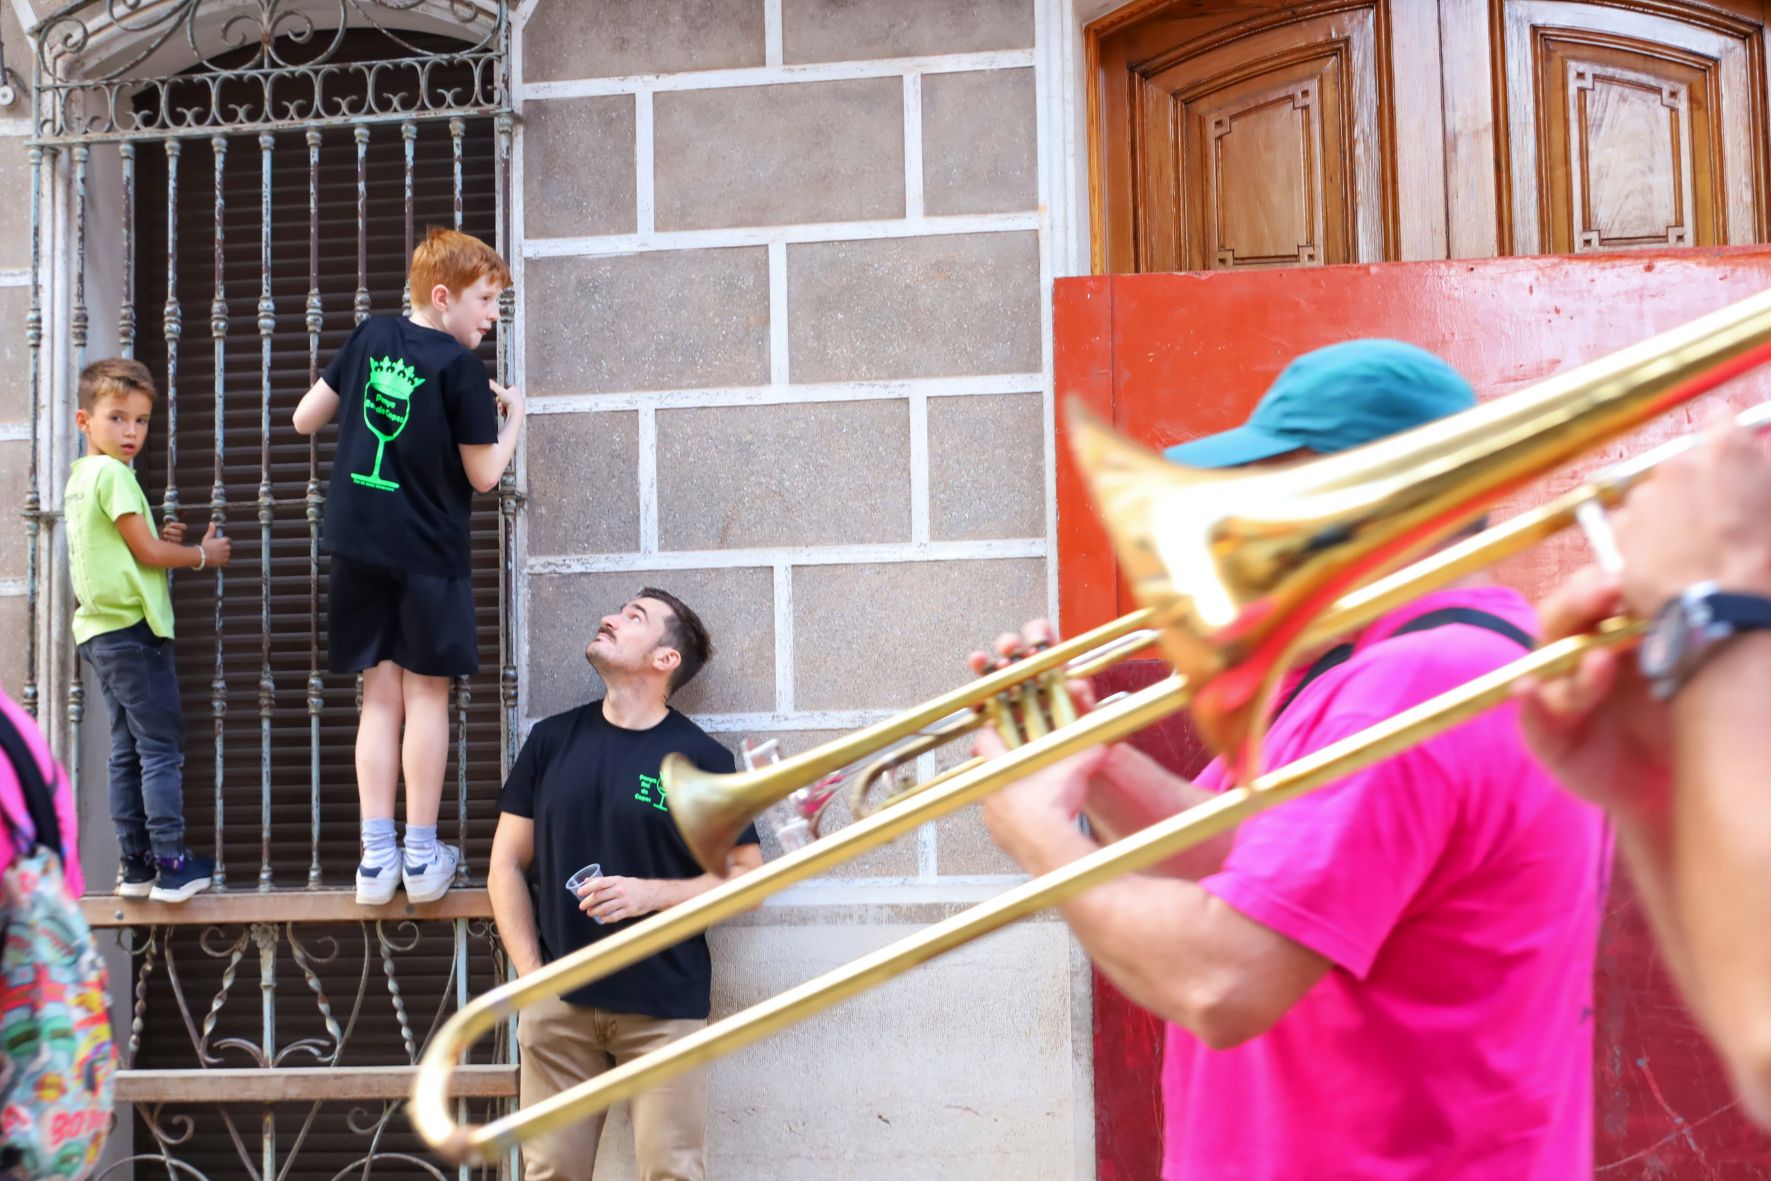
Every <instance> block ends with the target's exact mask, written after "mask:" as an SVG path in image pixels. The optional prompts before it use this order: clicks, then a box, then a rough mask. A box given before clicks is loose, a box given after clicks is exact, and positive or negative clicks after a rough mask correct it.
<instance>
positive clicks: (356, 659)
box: [295, 229, 523, 905]
mask: <svg viewBox="0 0 1771 1181" xmlns="http://www.w3.org/2000/svg"><path fill="white" fill-rule="evenodd" d="M409 277H410V280H411V288H412V313H411V315H410V316H403V317H402V316H375V317H371V318H370V319H367V320H365V321H363V322H362V323H361V324H359V325H357V329H356V331H355V332H353V333H352V334H351V338H350V340H349V341H348V342H347V343H346V344H345V346H344V348H343V349H342V350H340V352H339V354H338V355H337V356H336V357H334V358H333V359H332V363H331V364H330V365H328V366H327V367H326V373H325V376H324V377H322V378H321V380H319V381H318V382H315V383H314V387H313V388H312V389H311V390H309V391H308V392H307V394H306V395H305V396H304V397H303V398H302V399H301V404H300V405H299V406H297V407H296V408H295V429H296V430H298V431H300V432H301V433H302V434H304V435H311V434H313V433H314V432H315V431H318V430H319V429H320V428H321V427H323V426H325V425H326V424H327V423H328V422H330V421H331V420H332V417H333V415H335V414H338V413H339V410H340V408H341V407H342V409H343V413H342V414H341V415H339V422H338V450H337V452H336V454H335V455H334V457H333V460H332V483H331V488H330V490H329V491H328V493H327V496H326V517H325V523H324V527H323V533H322V538H323V541H324V544H325V547H326V550H327V552H328V553H330V554H331V555H332V570H331V577H330V581H329V582H328V585H327V596H326V632H327V640H328V645H329V654H328V665H329V667H330V668H331V670H332V671H333V672H335V673H354V672H360V673H362V674H363V712H362V716H361V718H359V720H358V722H357V748H356V754H357V798H358V802H359V804H360V805H361V808H362V842H363V858H362V863H361V864H360V865H358V867H357V901H358V902H359V903H362V904H364V905H375V904H379V903H383V902H388V901H390V900H392V898H393V896H394V891H395V890H397V889H398V888H399V886H400V884H401V882H402V881H404V883H405V887H406V895H407V897H408V898H409V899H410V900H411V901H413V902H429V901H432V900H434V899H437V898H441V897H442V896H443V895H444V894H445V893H447V892H448V889H449V886H450V884H451V883H452V882H453V881H454V878H455V866H456V863H457V862H458V861H459V860H460V851H459V850H457V849H455V848H454V847H453V846H451V845H441V844H438V843H437V809H438V805H439V803H440V802H441V800H442V794H443V767H444V764H445V763H446V762H447V760H448V754H449V681H450V678H452V677H457V676H465V675H467V674H469V673H474V672H477V671H479V654H478V651H477V648H476V645H475V637H474V609H473V588H472V585H471V582H470V580H469V576H468V575H469V571H468V515H469V512H470V511H471V508H472V503H473V494H474V492H475V491H476V490H478V491H480V492H490V491H491V490H492V489H493V488H495V487H497V486H498V480H499V477H500V476H502V475H503V473H504V469H505V466H506V465H507V464H509V462H510V457H511V455H512V453H514V452H515V451H516V446H517V439H518V438H519V437H520V436H521V434H522V429H523V399H522V396H521V395H520V394H518V393H517V392H516V391H515V390H510V389H505V388H504V387H503V386H500V385H498V384H496V383H494V382H491V381H489V380H488V379H487V377H486V366H485V364H484V363H483V362H482V361H481V360H480V359H479V358H478V357H476V356H475V355H474V353H473V351H472V350H473V349H474V348H476V347H477V346H478V345H479V343H480V339H481V338H482V337H484V336H485V334H486V333H487V332H488V331H490V330H491V328H492V326H493V325H494V324H495V323H497V322H498V294H499V292H500V291H501V290H503V289H504V288H505V287H508V286H509V285H510V270H509V268H507V267H506V266H505V264H504V260H503V259H502V258H500V257H499V256H498V252H497V251H495V250H493V249H492V248H491V247H490V246H487V245H486V244H485V243H484V242H481V241H480V240H479V239H478V238H474V237H471V236H469V235H467V234H463V233H460V232H458V231H455V230H445V229H433V230H431V231H430V233H429V234H428V235H427V236H426V238H425V240H424V242H423V243H422V244H420V245H419V247H418V249H416V250H415V251H413V252H412V267H411V272H410V276H409ZM500 409H502V410H503V411H504V424H503V426H502V427H500V426H499V422H498V411H499V410H500ZM402 769H403V770H404V772H405V779H406V833H405V842H404V846H405V848H404V855H403V856H402V853H401V849H400V847H399V846H398V845H397V844H396V842H395V839H394V794H395V787H396V785H397V784H398V782H399V779H400V773H401V771H402Z"/></svg>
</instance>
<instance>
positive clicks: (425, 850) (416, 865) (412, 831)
mask: <svg viewBox="0 0 1771 1181" xmlns="http://www.w3.org/2000/svg"><path fill="white" fill-rule="evenodd" d="M436 859H437V826H436V825H434V824H408V825H407V826H406V868H407V869H423V868H424V867H425V866H427V865H429V864H430V863H431V862H433V861H435V860H436Z"/></svg>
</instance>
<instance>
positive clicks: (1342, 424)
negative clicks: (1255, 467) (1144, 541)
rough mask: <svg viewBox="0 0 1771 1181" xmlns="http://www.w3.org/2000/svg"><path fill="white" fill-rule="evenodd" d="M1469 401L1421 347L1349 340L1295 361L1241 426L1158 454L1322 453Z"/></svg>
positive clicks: (1196, 458) (1217, 459)
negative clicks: (1306, 450) (1300, 451)
mask: <svg viewBox="0 0 1771 1181" xmlns="http://www.w3.org/2000/svg"><path fill="white" fill-rule="evenodd" d="M1475 404H1476V391H1475V390H1474V389H1472V388H1471V387H1470V383H1469V382H1468V381H1466V380H1465V379H1464V377H1463V375H1462V374H1460V373H1459V372H1458V371H1457V370H1455V369H1453V368H1452V367H1451V366H1450V365H1448V364H1446V363H1445V361H1443V360H1441V359H1440V358H1439V357H1436V356H1434V355H1433V354H1432V353H1429V352H1428V351H1427V350H1425V349H1423V348H1420V347H1418V346H1416V345H1412V344H1406V343H1404V342H1402V341H1399V340H1378V339H1368V340H1349V341H1344V342H1342V343H1340V344H1331V345H1328V346H1326V347H1324V348H1319V349H1315V350H1312V351H1311V352H1308V353H1305V354H1303V355H1302V356H1301V357H1298V358H1297V359H1295V360H1293V361H1292V363H1291V364H1289V365H1287V366H1286V367H1285V369H1284V371H1283V372H1281V373H1280V374H1279V376H1278V377H1277V378H1275V379H1274V381H1273V384H1272V385H1271V386H1269V387H1268V389H1267V392H1266V393H1265V394H1263V395H1261V401H1260V404H1259V405H1257V406H1256V407H1255V408H1254V413H1253V414H1250V415H1249V416H1248V421H1247V422H1245V423H1243V424H1242V425H1241V426H1239V427H1235V428H1234V429H1231V430H1227V431H1220V432H1218V433H1217V434H1215V435H1207V436H1205V437H1204V438H1202V439H1194V440H1193V441H1192V442H1190V443H1181V444H1179V445H1178V446H1174V447H1170V448H1169V449H1168V450H1166V451H1164V452H1163V455H1164V456H1165V457H1167V458H1168V459H1169V460H1170V461H1171V462H1173V463H1179V464H1185V465H1186V466H1188V467H1198V468H1226V467H1239V466H1241V465H1242V464H1245V463H1256V462H1258V461H1260V460H1263V459H1272V458H1273V457H1274V456H1276V455H1284V454H1285V453H1286V452H1288V451H1297V450H1299V449H1301V448H1308V449H1309V450H1311V451H1314V452H1317V453H1319V454H1323V455H1328V454H1332V453H1334V452H1336V451H1346V450H1348V449H1349V448H1352V447H1357V446H1359V445H1361V444H1363V443H1370V442H1374V441H1375V440H1378V439H1384V438H1388V437H1389V436H1391V435H1394V434H1399V433H1401V432H1402V431H1406V430H1409V429H1412V428H1413V427H1417V426H1421V425H1423V424H1425V423H1429V422H1433V421H1434V420H1436V419H1440V418H1445V417H1447V416H1448V415H1452V414H1456V413H1458V412H1459V411H1462V410H1468V409H1470V408H1471V407H1472V406H1474V405H1475Z"/></svg>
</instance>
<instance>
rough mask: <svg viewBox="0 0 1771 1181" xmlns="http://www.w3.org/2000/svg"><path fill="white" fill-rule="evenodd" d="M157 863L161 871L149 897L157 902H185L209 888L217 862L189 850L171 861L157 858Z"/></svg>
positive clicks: (149, 892)
mask: <svg viewBox="0 0 1771 1181" xmlns="http://www.w3.org/2000/svg"><path fill="white" fill-rule="evenodd" d="M156 864H157V865H158V866H159V870H160V872H159V875H158V877H157V878H156V879H155V881H154V888H153V889H152V890H150V891H148V897H149V898H152V899H153V900H154V901H155V902H183V901H185V900H186V899H188V898H189V897H190V896H191V895H193V894H200V893H202V892H203V891H204V890H207V889H208V888H209V884H210V877H211V875H213V874H214V873H215V862H213V861H211V860H209V858H207V857H199V856H197V855H196V854H195V853H192V852H190V851H189V850H186V851H185V852H184V853H183V854H181V855H180V856H178V857H177V858H174V859H173V860H171V861H168V860H166V859H165V858H163V857H162V858H157V859H156Z"/></svg>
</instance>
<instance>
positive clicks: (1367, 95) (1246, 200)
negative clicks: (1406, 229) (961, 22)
mask: <svg viewBox="0 0 1771 1181" xmlns="http://www.w3.org/2000/svg"><path fill="white" fill-rule="evenodd" d="M1236 15H1238V16H1243V17H1246V15H1247V14H1246V12H1240V13H1238V14H1236ZM1219 19H1220V20H1224V19H1228V18H1227V17H1220V18H1219ZM1381 24H1382V18H1381V7H1380V6H1379V5H1377V4H1361V5H1351V6H1344V5H1343V6H1341V10H1340V11H1332V12H1321V13H1318V14H1316V15H1309V14H1308V12H1307V10H1297V9H1291V10H1278V9H1275V11H1273V12H1272V13H1270V14H1267V15H1265V16H1261V17H1257V18H1255V20H1254V22H1253V23H1252V24H1250V23H1249V22H1247V21H1244V23H1243V24H1241V25H1238V26H1236V27H1234V28H1232V29H1229V30H1213V29H1212V28H1211V25H1210V24H1209V23H1202V21H1201V20H1200V19H1198V18H1195V19H1193V20H1189V21H1178V22H1165V23H1159V24H1158V26H1156V27H1142V28H1138V29H1135V30H1131V31H1128V33H1127V34H1126V35H1125V36H1122V37H1118V38H1103V39H1101V40H1100V41H1099V43H1098V47H1099V54H1100V66H1101V74H1100V76H1101V77H1102V79H1103V81H1104V85H1105V86H1106V87H1108V88H1110V89H1111V93H1110V94H1106V95H1104V96H1103V101H1102V105H1101V115H1102V118H1103V122H1102V124H1101V126H1102V130H1103V132H1104V133H1105V134H1103V136H1102V137H1101V144H1102V146H1103V154H1102V165H1103V174H1102V196H1103V198H1105V199H1106V200H1108V201H1110V202H1113V203H1114V204H1115V211H1114V213H1113V214H1112V215H1111V216H1109V217H1108V219H1107V221H1108V222H1109V223H1110V228H1108V229H1107V233H1106V240H1105V242H1104V243H1103V245H1104V247H1105V250H1106V253H1107V258H1106V260H1105V265H1106V269H1109V270H1140V271H1176V270H1232V269H1246V268H1249V267H1272V266H1298V265H1306V266H1307V265H1320V264H1323V263H1336V262H1360V261H1365V262H1375V261H1378V260H1380V259H1383V258H1386V257H1389V256H1390V254H1391V251H1390V250H1389V247H1388V243H1389V241H1390V240H1391V238H1392V237H1393V227H1392V224H1391V223H1392V222H1393V219H1394V212H1395V201H1394V199H1393V189H1394V184H1393V177H1391V178H1389V179H1386V175H1385V167H1384V163H1385V161H1386V160H1387V159H1388V158H1389V157H1390V155H1391V151H1390V147H1389V139H1390V132H1389V125H1388V121H1387V120H1386V119H1384V118H1382V117H1380V115H1381V113H1382V111H1383V109H1384V103H1383V89H1384V82H1383V80H1384V77H1385V73H1386V71H1385V70H1384V69H1382V68H1380V57H1381V54H1382V50H1381V47H1380V39H1381V36H1382V33H1383V30H1382V29H1381V28H1380V25H1381ZM1177 36H1178V37H1180V38H1181V40H1179V41H1176V40H1174V38H1176V37H1177ZM1164 46H1167V48H1166V49H1165V48H1163V47H1164ZM1113 129H1118V130H1120V131H1122V132H1123V135H1122V136H1120V137H1119V138H1117V139H1112V138H1110V136H1111V135H1112V134H1113Z"/></svg>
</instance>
